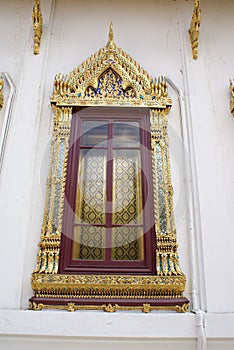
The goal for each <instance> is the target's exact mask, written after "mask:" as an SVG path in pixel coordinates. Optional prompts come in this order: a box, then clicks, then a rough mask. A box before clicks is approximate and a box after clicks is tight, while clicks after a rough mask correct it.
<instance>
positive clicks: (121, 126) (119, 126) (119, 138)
mask: <svg viewBox="0 0 234 350" xmlns="http://www.w3.org/2000/svg"><path fill="white" fill-rule="evenodd" d="M113 145H114V147H139V145H140V129H139V123H138V122H115V123H114V126H113Z"/></svg>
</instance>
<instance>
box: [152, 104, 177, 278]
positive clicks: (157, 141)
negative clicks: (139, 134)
mask: <svg viewBox="0 0 234 350" xmlns="http://www.w3.org/2000/svg"><path fill="white" fill-rule="evenodd" d="M167 113H168V110H167V109H164V110H157V109H152V110H151V116H150V124H151V147H152V163H153V182H154V213H155V228H156V243H157V253H156V254H157V256H156V260H157V274H158V275H159V276H171V275H182V272H181V270H180V268H179V262H178V258H179V257H178V254H177V241H176V229H175V224H174V208H173V187H172V183H171V170H170V158H169V142H168V131H167V125H168V119H167Z"/></svg>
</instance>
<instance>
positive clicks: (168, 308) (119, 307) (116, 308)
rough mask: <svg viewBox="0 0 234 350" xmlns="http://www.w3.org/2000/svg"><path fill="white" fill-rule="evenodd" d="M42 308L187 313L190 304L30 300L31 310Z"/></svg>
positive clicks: (71, 310)
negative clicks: (90, 303)
mask: <svg viewBox="0 0 234 350" xmlns="http://www.w3.org/2000/svg"><path fill="white" fill-rule="evenodd" d="M42 309H57V310H67V311H70V312H74V311H77V310H103V311H105V312H110V313H112V312H116V311H129V310H140V311H142V312H144V313H149V312H151V311H176V312H178V313H185V312H188V310H189V304H188V303H184V304H183V305H181V306H180V305H173V306H152V305H150V304H148V303H146V304H142V305H140V306H122V305H118V304H114V305H113V304H110V303H109V304H103V305H75V304H74V303H67V305H45V304H43V303H39V304H37V303H35V302H29V310H34V311H40V310H42Z"/></svg>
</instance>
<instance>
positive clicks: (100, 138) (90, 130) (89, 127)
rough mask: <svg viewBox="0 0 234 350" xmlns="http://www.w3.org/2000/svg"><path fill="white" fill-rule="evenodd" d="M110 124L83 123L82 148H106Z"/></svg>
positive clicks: (99, 122) (97, 122)
mask: <svg viewBox="0 0 234 350" xmlns="http://www.w3.org/2000/svg"><path fill="white" fill-rule="evenodd" d="M107 137H108V124H107V122H105V121H83V122H82V129H81V146H92V147H93V146H101V147H106V145H107Z"/></svg>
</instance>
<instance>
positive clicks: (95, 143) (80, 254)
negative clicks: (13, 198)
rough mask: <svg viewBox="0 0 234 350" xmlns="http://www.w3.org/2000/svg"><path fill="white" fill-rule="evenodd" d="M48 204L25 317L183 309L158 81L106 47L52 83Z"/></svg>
mask: <svg viewBox="0 0 234 350" xmlns="http://www.w3.org/2000/svg"><path fill="white" fill-rule="evenodd" d="M51 103H52V106H53V109H54V112H55V118H54V132H53V139H52V151H51V164H50V172H49V177H48V188H47V199H46V204H45V214H44V223H43V226H42V234H41V242H40V243H39V253H38V261H37V267H36V269H35V270H34V272H33V274H32V288H33V290H34V295H33V297H32V298H31V299H30V307H31V308H32V309H34V310H38V309H42V308H50V307H52V308H64V309H68V310H70V311H72V310H76V309H104V310H105V311H115V310H117V309H125V310H126V309H142V310H143V311H144V312H149V311H150V310H152V309H172V310H177V311H179V312H183V311H186V310H187V309H188V300H187V299H186V298H184V296H183V292H184V288H185V282H186V278H185V276H184V274H183V273H182V272H181V270H180V267H179V262H178V254H177V241H176V228H175V224H174V212H173V190H172V185H171V176H170V159H169V150H168V135H167V114H168V112H169V110H170V108H171V104H172V102H171V99H170V98H169V97H168V92H167V83H166V80H165V78H164V77H160V78H159V79H157V80H156V79H152V78H151V77H150V76H149V74H148V73H146V72H145V71H144V70H143V69H142V68H141V67H140V65H139V64H137V63H136V62H135V60H134V59H132V58H131V57H130V56H129V55H128V54H127V53H125V52H124V51H123V50H121V49H119V48H118V47H117V46H116V44H115V43H114V40H113V31H112V26H111V27H110V33H109V41H108V43H107V45H106V46H105V47H104V48H103V49H101V50H99V51H98V52H97V53H96V54H94V55H93V56H91V57H90V58H89V59H87V60H86V61H85V62H84V63H83V64H82V65H81V66H79V67H78V68H77V69H75V70H74V71H73V72H72V73H70V74H69V75H68V76H65V77H64V76H61V75H58V76H56V78H55V81H54V91H53V95H52V98H51Z"/></svg>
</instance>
